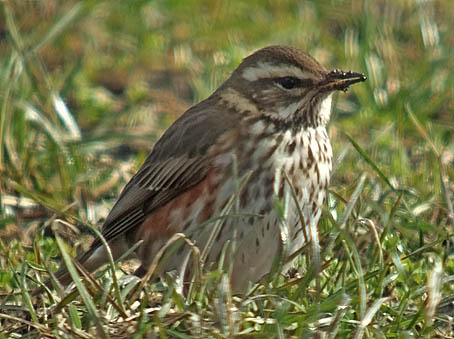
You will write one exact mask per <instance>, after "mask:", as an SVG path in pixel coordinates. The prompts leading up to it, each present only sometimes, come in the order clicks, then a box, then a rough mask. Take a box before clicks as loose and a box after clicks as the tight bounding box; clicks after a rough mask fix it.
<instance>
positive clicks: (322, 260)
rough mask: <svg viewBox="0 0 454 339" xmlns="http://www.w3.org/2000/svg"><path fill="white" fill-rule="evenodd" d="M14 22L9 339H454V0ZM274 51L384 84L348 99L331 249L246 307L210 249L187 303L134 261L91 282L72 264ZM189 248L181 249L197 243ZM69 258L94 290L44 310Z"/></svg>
mask: <svg viewBox="0 0 454 339" xmlns="http://www.w3.org/2000/svg"><path fill="white" fill-rule="evenodd" d="M1 8H2V16H3V18H4V20H3V22H4V26H3V27H2V29H3V33H4V34H3V39H1V40H0V46H1V47H2V48H0V72H1V74H2V76H1V79H0V88H1V90H0V97H1V100H0V140H1V147H0V172H1V179H2V180H1V181H0V199H1V206H2V208H1V217H0V291H1V292H0V301H1V302H0V336H1V337H20V336H28V337H50V338H54V337H83V338H90V337H94V336H98V337H113V336H116V337H131V336H135V337H158V336H159V337H180V338H187V337H234V336H238V337H240V336H257V337H282V338H284V337H285V338H286V337H289V338H291V337H295V338H296V337H309V336H323V337H330V338H334V337H354V338H363V337H381V338H382V337H410V336H414V337H432V336H440V337H443V336H445V337H449V336H453V335H454V333H453V328H454V326H453V320H452V313H453V306H452V303H453V298H452V295H453V288H454V285H453V279H454V278H453V277H454V264H453V263H454V261H453V260H452V258H453V254H452V242H453V225H454V222H453V217H454V213H453V207H452V201H453V191H454V189H453V184H452V180H451V178H453V177H454V172H453V168H454V166H452V165H453V162H454V160H453V159H454V156H453V151H452V149H453V141H452V140H453V138H452V133H453V116H452V84H453V79H454V77H453V72H452V69H453V66H454V65H453V62H452V58H450V51H451V50H452V42H451V40H450V39H449V37H450V33H451V32H450V30H449V27H450V21H449V20H450V10H451V9H452V5H451V2H450V1H449V0H440V1H438V2H436V3H435V2H428V1H426V2H411V1H408V2H405V3H403V2H396V3H392V4H391V3H389V2H386V1H375V2H363V1H359V0H349V1H344V2H339V3H333V2H330V1H318V2H304V3H301V2H300V1H287V2H283V3H279V4H278V3H274V2H267V3H260V4H259V3H253V2H251V3H250V2H248V3H246V2H241V1H237V2H202V1H184V2H171V1H153V2H150V3H148V2H140V1H136V2H133V3H130V2H128V3H126V2H122V1H109V2H107V1H100V2H92V1H82V2H76V1H71V0H66V1H61V2H58V3H57V2H52V1H46V2H13V1H4V2H2V3H1ZM201 13H204V14H203V15H201ZM270 23H272V24H270ZM226 37H227V38H226ZM272 43H283V44H291V45H294V46H296V47H300V48H302V49H305V50H307V51H308V52H310V53H311V54H313V55H314V56H315V57H316V58H317V59H318V60H320V61H321V62H322V63H323V64H324V65H327V66H328V65H332V66H334V65H335V66H338V67H340V66H342V67H343V68H350V67H351V68H352V69H353V70H356V71H361V70H363V71H365V72H366V73H367V76H368V78H369V80H368V82H367V83H365V84H362V85H361V86H356V87H355V88H354V89H352V92H351V94H349V95H347V96H345V95H342V94H341V95H338V96H337V97H336V101H337V102H336V105H335V109H334V112H335V116H334V117H333V119H332V123H331V126H330V134H331V139H332V141H333V146H334V149H335V154H336V161H335V172H334V176H333V180H332V185H331V189H330V192H329V196H328V201H327V204H326V207H325V211H324V215H323V218H322V221H321V222H320V224H319V225H318V228H319V239H318V242H313V243H312V244H310V245H308V246H306V247H305V248H304V249H302V251H301V253H297V254H295V257H296V258H298V265H296V267H295V269H294V270H292V272H290V273H289V274H287V275H285V276H283V275H282V274H280V273H279V270H278V269H277V268H278V267H279V263H278V262H277V263H276V269H275V270H274V271H273V272H274V273H273V274H272V276H270V277H268V278H267V279H265V280H264V281H263V282H261V283H260V284H258V285H257V286H251V289H250V290H249V293H248V294H247V295H245V296H234V295H232V294H231V291H230V289H229V284H228V269H227V270H226V269H225V267H223V266H222V265H221V266H220V267H219V268H218V269H216V270H214V271H212V272H204V271H203V267H201V265H200V262H201V261H198V260H195V261H194V258H196V259H197V253H200V255H201V256H202V257H203V249H197V248H196V247H192V248H193V257H192V258H191V259H190V260H189V261H188V265H195V268H196V271H197V270H199V271H200V272H201V274H200V278H198V279H196V280H195V281H194V283H193V285H192V287H190V288H189V289H188V291H187V292H186V293H184V292H183V291H184V289H183V288H182V286H181V284H179V283H178V282H176V281H175V279H174V276H172V275H170V274H169V275H166V276H165V277H164V279H163V280H162V281H155V280H153V279H151V280H152V281H148V282H146V283H145V280H144V281H143V282H141V281H140V280H138V279H136V278H133V277H131V276H128V275H127V274H125V273H129V272H130V270H129V269H128V267H127V266H125V265H121V264H118V263H113V262H111V263H110V265H108V267H105V268H103V269H102V270H100V271H99V272H97V273H96V274H95V276H94V278H93V277H92V276H91V275H89V274H88V273H87V272H84V271H83V269H81V267H79V266H78V265H77V263H75V262H73V261H72V259H71V258H72V257H73V255H74V254H75V252H77V251H78V250H83V248H84V246H85V245H86V243H88V241H87V239H88V238H90V237H92V236H93V233H96V228H93V227H91V226H90V225H96V224H100V223H101V222H102V217H105V215H106V213H107V211H108V209H109V207H110V206H111V204H112V203H113V200H114V198H115V197H116V196H117V195H118V192H119V190H120V189H121V187H122V186H123V185H124V184H125V183H126V182H127V180H128V179H129V177H130V176H131V174H132V173H133V172H134V171H135V170H136V169H137V168H138V166H140V164H141V162H142V161H143V159H144V157H145V155H146V153H147V151H148V150H149V148H150V147H151V145H152V144H153V142H154V141H155V140H156V138H157V137H158V135H160V134H161V133H162V131H163V130H164V129H165V128H166V127H167V126H168V124H169V123H171V122H172V121H173V120H174V119H175V118H176V117H177V116H178V114H181V113H182V112H183V111H184V109H185V107H188V106H189V105H190V102H191V101H197V100H198V99H201V98H204V97H206V96H207V95H208V94H209V93H211V91H212V90H213V89H214V88H215V87H216V86H217V85H218V84H219V83H220V82H221V81H222V80H223V79H224V78H225V77H226V75H227V74H228V73H229V71H231V70H232V69H233V67H234V66H235V65H237V64H238V62H239V61H240V59H241V58H242V57H244V56H245V55H246V54H248V53H249V52H250V51H252V50H254V49H256V48H258V47H262V46H263V45H268V44H272ZM143 126H146V128H144V127H143ZM279 203H280V202H277V205H276V207H277V208H278V209H279ZM301 214H302V215H304V211H301ZM284 227H285V226H284ZM90 229H91V230H90ZM52 230H53V231H52ZM54 231H55V236H53V237H48V236H47V235H48V233H49V232H50V234H52V233H54ZM45 235H46V236H45ZM174 240H175V242H172V243H170V244H169V250H171V249H172V247H173V246H177V245H179V243H180V242H181V241H183V243H184V244H185V245H183V246H190V245H191V244H190V243H189V242H188V240H187V239H184V238H183V237H182V236H180V235H179V236H177V238H176V239H174ZM164 254H165V253H163V255H164ZM228 255H229V253H228V250H227V249H226V251H225V256H226V260H225V262H226V263H227V262H228V260H227V257H228ZM58 262H60V263H61V262H64V263H65V265H67V267H68V268H69V269H70V271H71V274H72V276H73V278H74V281H75V282H77V283H76V290H75V291H74V292H72V293H69V294H65V293H64V292H63V291H61V289H60V288H59V286H58V285H55V286H53V289H52V290H48V291H46V293H44V294H42V295H41V296H40V297H39V298H35V297H32V296H31V295H30V290H31V289H32V288H34V287H35V286H39V285H40V283H41V282H42V281H43V279H44V278H45V277H48V276H49V275H51V272H53V271H54V270H55V267H56V266H57V263H58ZM152 273H153V272H152V271H150V277H149V278H152V277H153V274H152ZM79 277H80V278H82V279H79Z"/></svg>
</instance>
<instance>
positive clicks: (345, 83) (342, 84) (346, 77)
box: [319, 69, 367, 92]
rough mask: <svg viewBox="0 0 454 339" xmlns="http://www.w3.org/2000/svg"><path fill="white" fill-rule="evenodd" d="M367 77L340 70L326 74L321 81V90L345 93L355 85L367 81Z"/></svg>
mask: <svg viewBox="0 0 454 339" xmlns="http://www.w3.org/2000/svg"><path fill="white" fill-rule="evenodd" d="M366 79H367V77H366V76H365V75H364V74H363V73H355V72H352V71H348V72H344V71H341V70H338V69H335V70H332V71H331V72H328V73H326V76H325V78H324V79H323V80H322V81H320V83H319V88H320V90H321V91H335V90H338V91H344V92H346V91H347V89H348V87H349V86H350V85H352V84H354V83H357V82H362V81H366Z"/></svg>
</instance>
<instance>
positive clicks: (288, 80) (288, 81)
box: [277, 77, 298, 89]
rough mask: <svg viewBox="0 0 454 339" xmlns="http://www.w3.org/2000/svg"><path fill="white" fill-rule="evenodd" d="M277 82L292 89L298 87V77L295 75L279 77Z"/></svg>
mask: <svg viewBox="0 0 454 339" xmlns="http://www.w3.org/2000/svg"><path fill="white" fill-rule="evenodd" d="M277 82H278V83H279V85H281V86H282V87H284V88H285V89H292V88H295V87H296V85H297V83H298V79H297V78H293V77H284V78H279V79H277Z"/></svg>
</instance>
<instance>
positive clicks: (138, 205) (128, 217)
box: [91, 98, 234, 250]
mask: <svg viewBox="0 0 454 339" xmlns="http://www.w3.org/2000/svg"><path fill="white" fill-rule="evenodd" d="M212 100H213V98H209V99H207V100H205V101H203V102H201V103H199V104H198V105H196V106H194V107H192V108H191V109H189V110H188V111H186V113H184V114H183V115H182V116H181V117H180V118H179V119H178V120H177V121H175V123H174V124H173V125H172V126H171V127H170V128H169V129H168V130H167V131H166V132H165V133H164V135H163V136H162V137H161V139H160V140H159V141H158V142H157V143H156V145H155V147H154V149H153V151H152V152H151V153H150V155H149V156H148V157H147V159H146V160H145V162H144V164H143V165H142V167H141V168H140V169H139V171H138V172H137V173H136V174H135V175H134V177H133V178H132V179H131V180H130V181H129V183H128V184H127V185H126V186H125V188H124V189H123V191H122V193H121V194H120V197H119V198H118V200H117V202H116V203H115V205H114V207H113V208H112V210H111V212H110V213H109V215H108V216H107V219H106V221H105V223H104V226H103V229H102V234H103V236H104V238H105V239H106V240H107V241H112V240H114V239H115V238H116V237H118V236H119V235H121V234H125V233H127V232H129V231H131V230H132V229H134V228H136V227H138V226H140V225H141V224H142V223H143V221H144V218H145V216H146V215H148V214H149V213H153V211H155V210H156V209H158V208H159V207H161V206H163V205H165V204H166V203H167V202H169V201H170V200H172V199H174V198H175V197H176V196H178V195H179V194H181V193H183V192H185V191H186V190H187V189H189V188H190V187H192V186H194V185H196V184H198V183H199V182H200V181H201V180H203V179H204V177H205V175H206V173H207V171H208V169H209V165H210V161H211V159H209V158H208V157H207V154H206V153H207V149H208V148H209V146H211V145H213V144H214V143H215V142H216V140H217V139H218V138H219V136H221V135H222V134H223V133H224V132H225V131H226V130H228V129H230V128H233V127H234V120H233V117H232V116H231V115H229V114H226V112H220V111H218V110H217V109H216V107H215V106H214V105H213V104H212V102H211V101H212ZM100 245H101V241H100V240H99V239H96V240H95V241H94V243H93V245H92V247H91V249H92V250H93V249H96V248H97V247H99V246H100Z"/></svg>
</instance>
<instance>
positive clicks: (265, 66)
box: [241, 62, 314, 81]
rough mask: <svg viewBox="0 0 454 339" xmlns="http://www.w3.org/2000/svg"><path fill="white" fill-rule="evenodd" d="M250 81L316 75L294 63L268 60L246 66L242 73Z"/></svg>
mask: <svg viewBox="0 0 454 339" xmlns="http://www.w3.org/2000/svg"><path fill="white" fill-rule="evenodd" d="M241 75H242V77H243V78H244V79H246V80H248V81H255V80H258V79H263V78H278V77H285V76H293V77H297V78H299V79H312V78H313V77H314V76H313V75H312V74H311V73H309V72H303V71H302V70H301V69H300V68H298V67H296V66H292V65H285V66H284V65H281V66H276V65H273V64H270V63H266V62H259V63H258V64H257V65H256V66H253V67H248V68H246V69H245V70H244V71H243V73H242V74H241Z"/></svg>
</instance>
